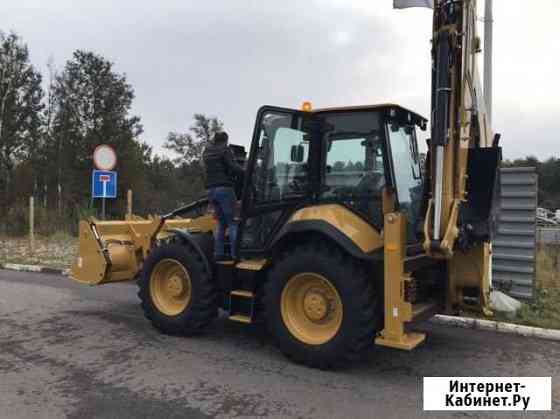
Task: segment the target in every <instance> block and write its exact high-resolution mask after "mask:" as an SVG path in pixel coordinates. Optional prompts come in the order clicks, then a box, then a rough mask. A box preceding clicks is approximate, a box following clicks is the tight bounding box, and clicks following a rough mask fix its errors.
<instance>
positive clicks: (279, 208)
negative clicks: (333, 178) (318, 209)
mask: <svg viewBox="0 0 560 419" xmlns="http://www.w3.org/2000/svg"><path fill="white" fill-rule="evenodd" d="M311 120H312V116H311V114H310V113H307V112H301V111H296V110H293V109H285V108H277V107H270V106H265V107H262V108H261V109H260V110H259V112H258V114H257V121H256V124H255V129H254V133H253V140H252V144H251V151H250V156H249V161H248V165H247V171H246V176H245V183H244V192H243V201H242V210H241V220H240V226H239V234H238V249H239V254H240V255H241V256H244V257H255V256H258V255H262V254H263V253H264V249H265V248H266V245H267V243H268V242H269V241H270V240H271V239H272V237H273V233H274V232H275V231H276V230H277V229H278V228H279V226H281V225H282V224H283V222H284V220H286V219H287V218H288V217H289V216H290V214H291V213H292V212H293V211H294V210H295V209H296V208H298V207H301V206H303V205H306V203H307V202H309V201H310V200H311V199H312V196H313V190H314V188H315V187H316V180H317V176H313V173H317V174H318V170H316V169H314V168H315V167H316V164H317V159H318V156H319V147H318V144H317V141H313V139H312V137H313V133H312V128H311V127H312V124H311Z"/></svg>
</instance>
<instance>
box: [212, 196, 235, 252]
mask: <svg viewBox="0 0 560 419" xmlns="http://www.w3.org/2000/svg"><path fill="white" fill-rule="evenodd" d="M208 201H209V202H210V203H211V204H212V205H213V206H214V211H215V213H216V217H217V218H218V229H217V230H216V235H215V237H214V256H215V257H219V258H221V257H224V256H225V250H224V236H225V232H226V228H227V229H228V231H229V242H230V249H231V257H232V258H233V259H235V258H236V257H237V252H236V239H237V223H236V222H235V221H234V219H233V218H234V215H235V203H236V201H237V199H236V197H235V191H234V190H233V188H231V187H227V186H219V187H217V188H211V189H209V190H208Z"/></svg>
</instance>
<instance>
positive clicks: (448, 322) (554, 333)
mask: <svg viewBox="0 0 560 419" xmlns="http://www.w3.org/2000/svg"><path fill="white" fill-rule="evenodd" d="M430 321H431V322H432V323H434V324H442V325H445V326H455V327H463V328H466V329H479V330H488V331H491V332H499V333H509V334H512V335H519V336H526V337H535V338H540V339H546V340H554V341H558V342H560V330H554V329H542V328H540V327H531V326H523V325H519V324H513V323H503V322H495V321H493V320H483V319H473V318H469V317H455V316H445V315H442V314H437V315H435V316H434V317H433V318H432V319H431V320H430Z"/></svg>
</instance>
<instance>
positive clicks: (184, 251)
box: [138, 243, 218, 335]
mask: <svg viewBox="0 0 560 419" xmlns="http://www.w3.org/2000/svg"><path fill="white" fill-rule="evenodd" d="M138 286H139V291H138V296H139V297H140V300H141V306H142V309H143V311H144V315H145V316H146V318H148V319H149V320H150V321H151V322H152V324H153V325H154V326H155V327H156V328H157V329H159V330H160V331H162V332H164V333H167V334H171V335H193V334H197V333H200V332H201V331H202V330H203V329H204V328H205V327H206V326H207V325H208V324H209V323H210V322H211V321H212V319H214V318H215V317H216V316H217V312H218V311H217V309H218V307H217V298H216V290H215V287H214V284H213V283H212V280H211V275H210V272H208V271H207V269H206V267H205V265H204V263H203V261H202V259H201V258H200V256H199V255H198V254H197V253H196V252H195V251H194V250H193V249H191V247H190V246H188V245H181V244H178V243H169V244H165V245H163V246H161V247H157V248H155V249H154V251H153V252H152V254H151V255H150V256H149V257H148V258H147V259H146V262H145V264H144V268H143V274H142V278H141V279H140V280H139V281H138Z"/></svg>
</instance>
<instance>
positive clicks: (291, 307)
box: [280, 272, 343, 345]
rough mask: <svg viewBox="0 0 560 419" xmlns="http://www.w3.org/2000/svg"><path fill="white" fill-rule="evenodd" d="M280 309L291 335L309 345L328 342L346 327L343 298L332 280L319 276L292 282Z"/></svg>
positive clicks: (302, 276)
mask: <svg viewBox="0 0 560 419" xmlns="http://www.w3.org/2000/svg"><path fill="white" fill-rule="evenodd" d="M280 309H281V314H282V320H283V321H284V324H285V325H286V327H287V328H288V330H289V331H290V333H291V334H292V335H293V336H294V337H295V338H297V339H298V340H300V341H302V342H304V343H307V344H309V345H322V344H324V343H326V342H328V341H329V340H331V339H332V338H333V337H335V336H336V334H337V333H338V331H339V330H340V327H341V325H342V313H343V306H342V300H341V298H340V295H339V294H338V292H337V290H336V288H335V287H334V286H333V285H332V284H331V283H330V281H329V280H328V279H326V278H325V277H324V276H322V275H319V274H317V273H311V272H306V273H300V274H297V275H295V276H293V277H292V278H290V280H289V281H288V283H287V284H286V286H285V287H284V290H283V291H282V296H281V301H280Z"/></svg>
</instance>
